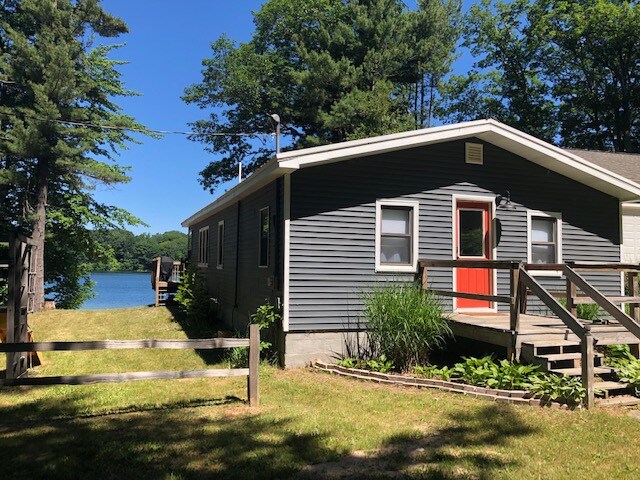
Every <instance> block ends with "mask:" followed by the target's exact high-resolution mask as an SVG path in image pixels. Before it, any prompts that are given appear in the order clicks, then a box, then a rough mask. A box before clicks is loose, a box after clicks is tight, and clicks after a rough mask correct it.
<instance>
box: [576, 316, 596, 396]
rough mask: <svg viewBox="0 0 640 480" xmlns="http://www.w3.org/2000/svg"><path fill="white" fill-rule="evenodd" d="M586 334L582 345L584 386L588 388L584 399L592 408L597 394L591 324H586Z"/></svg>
mask: <svg viewBox="0 0 640 480" xmlns="http://www.w3.org/2000/svg"><path fill="white" fill-rule="evenodd" d="M584 331H585V333H584V336H583V337H582V339H581V342H580V345H581V348H582V362H581V363H582V386H583V387H584V388H585V389H586V390H587V396H586V397H585V399H584V406H585V407H586V408H592V407H593V406H594V405H595V394H594V387H593V383H594V381H595V379H594V359H593V356H594V353H595V352H594V350H595V345H594V342H593V335H592V334H591V325H585V326H584Z"/></svg>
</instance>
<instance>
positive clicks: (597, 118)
mask: <svg viewBox="0 0 640 480" xmlns="http://www.w3.org/2000/svg"><path fill="white" fill-rule="evenodd" d="M639 32H640V7H639V6H638V4H637V2H622V1H607V0H580V1H575V0H558V1H552V2H551V1H548V0H513V1H509V2H507V1H494V0H482V1H481V2H478V3H476V4H475V5H473V6H472V7H471V8H470V9H469V12H468V14H467V15H466V16H465V18H464V33H463V38H464V39H465V40H464V42H463V46H465V47H466V48H468V49H469V51H470V53H471V54H472V55H473V56H474V58H475V59H476V62H475V64H474V66H473V68H471V69H470V71H469V72H468V74H466V75H461V76H454V77H452V78H451V80H450V82H448V85H447V87H446V89H445V98H446V101H445V104H444V107H443V109H442V110H441V111H440V112H439V114H441V115H442V116H444V117H445V118H447V119H448V120H453V121H460V120H469V119H478V118H487V117H493V118H496V119H498V120H501V121H503V122H505V123H508V124H509V125H512V126H514V127H516V128H519V129H521V130H524V131H525V132H528V133H531V134H533V135H535V136H538V137H540V138H543V139H545V140H548V141H558V140H559V141H560V142H561V143H562V145H563V146H566V147H574V148H585V149H593V150H610V149H613V150H615V151H623V152H637V151H638V150H639V148H640V140H639V139H640V135H639V134H640V124H639V123H638V122H637V120H636V119H637V118H638V115H639V114H640V101H639V99H640V83H638V82H637V81H635V79H636V78H637V71H636V70H637V63H638V59H639V58H640V33H639Z"/></svg>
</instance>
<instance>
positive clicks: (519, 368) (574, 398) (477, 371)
mask: <svg viewBox="0 0 640 480" xmlns="http://www.w3.org/2000/svg"><path fill="white" fill-rule="evenodd" d="M463 360H464V361H463V362H459V363H456V364H455V365H453V366H452V367H446V366H445V367H442V368H438V367H436V366H432V365H427V366H417V367H414V368H413V371H414V373H415V374H416V375H419V376H422V377H426V378H440V379H442V380H447V381H448V380H451V379H459V380H462V381H464V382H465V383H468V384H470V385H477V386H481V387H489V388H498V389H507V390H526V391H528V392H532V393H536V394H539V395H545V396H548V397H549V398H550V399H552V400H565V401H567V402H568V403H570V404H578V403H580V401H581V400H582V399H583V398H584V396H585V395H586V390H585V389H584V388H583V387H582V382H581V380H580V378H578V377H568V376H566V375H556V374H553V373H544V372H541V371H540V370H539V367H538V366H536V365H523V364H521V363H519V362H514V363H511V362H509V361H507V360H500V361H499V362H496V361H495V360H494V359H493V357H491V356H486V357H482V358H475V357H464V358H463Z"/></svg>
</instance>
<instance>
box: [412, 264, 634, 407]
mask: <svg viewBox="0 0 640 480" xmlns="http://www.w3.org/2000/svg"><path fill="white" fill-rule="evenodd" d="M419 265H420V281H421V285H422V289H423V290H428V291H430V292H432V293H433V294H435V295H439V296H445V297H455V298H465V299H472V300H486V301H489V302H495V303H504V304H508V305H509V329H510V331H511V335H512V342H511V346H510V348H509V349H508V354H507V355H508V357H509V358H510V360H513V359H515V357H516V350H517V339H518V334H519V330H520V315H521V314H524V313H526V308H527V296H528V295H529V294H531V295H534V296H536V297H538V298H539V299H540V300H541V301H542V303H544V304H545V305H546V306H547V308H549V310H551V312H553V313H554V314H555V315H556V316H557V317H558V318H559V319H560V320H561V321H562V322H563V323H564V324H565V325H566V326H567V327H568V329H569V330H571V332H573V333H574V334H575V335H576V336H577V337H578V338H579V339H580V345H581V365H582V366H581V369H582V375H581V377H582V384H583V386H584V388H585V389H586V391H587V395H586V398H585V401H584V404H585V406H586V407H587V408H591V407H593V405H594V404H595V389H594V383H595V364H594V356H595V344H596V340H595V339H594V336H593V334H592V332H591V325H590V324H588V323H585V322H581V321H579V320H578V316H577V305H579V304H596V305H598V306H600V307H601V308H602V309H603V310H604V311H605V312H607V313H608V314H609V315H611V317H613V318H614V319H615V320H616V321H618V322H619V323H620V325H621V326H623V327H624V328H625V329H626V330H627V331H629V332H630V333H631V334H633V335H634V336H635V337H637V338H638V339H639V340H640V321H639V320H640V308H639V305H640V295H639V293H638V275H639V273H640V265H637V264H625V263H580V262H567V263H560V264H529V263H524V262H521V261H515V260H514V261H509V260H506V261H505V260H428V259H422V260H420V261H419ZM429 268H478V269H490V270H508V271H509V276H510V282H509V283H510V291H509V295H485V294H477V293H472V292H457V291H449V290H439V289H432V288H430V287H429V276H428V275H429V273H428V272H429ZM535 270H547V271H557V272H562V274H563V275H564V277H565V279H566V292H553V293H552V292H549V291H547V290H546V289H545V288H544V287H543V286H542V285H541V284H540V283H539V282H538V281H537V280H536V279H535V278H534V277H533V276H532V275H531V274H530V273H529V272H530V271H535ZM580 271H597V272H619V273H623V274H624V275H625V284H626V289H627V292H628V293H629V295H628V296H620V297H607V296H605V295H603V294H602V293H601V292H600V291H598V290H597V289H596V288H595V287H593V286H592V285H591V284H590V283H589V282H587V281H586V280H585V279H584V277H583V276H582V275H580V273H578V272H580ZM578 290H580V291H581V292H582V295H578V294H577V292H578ZM557 298H566V302H567V305H566V307H565V306H563V305H562V304H561V303H560V302H558V300H557ZM616 303H618V304H627V305H629V314H627V313H625V312H624V311H623V310H622V309H620V308H618V307H617V306H616Z"/></svg>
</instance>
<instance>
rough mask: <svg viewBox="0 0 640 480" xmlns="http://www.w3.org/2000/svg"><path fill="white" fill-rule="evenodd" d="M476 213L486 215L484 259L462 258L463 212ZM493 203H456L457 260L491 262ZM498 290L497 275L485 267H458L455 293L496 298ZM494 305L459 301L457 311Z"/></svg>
mask: <svg viewBox="0 0 640 480" xmlns="http://www.w3.org/2000/svg"><path fill="white" fill-rule="evenodd" d="M461 210H462V211H464V210H474V211H478V210H480V211H482V212H483V216H482V219H483V242H484V255H483V256H482V257H460V255H459V253H460V245H459V244H460V211H461ZM492 240H493V202H492V201H482V200H463V199H460V200H456V202H455V231H454V239H453V241H454V258H455V259H466V260H472V259H473V260H484V259H486V260H491V259H492V253H493V248H492V244H493V241H492ZM494 289H495V285H494V278H493V272H492V270H490V269H488V268H487V269H482V268H456V269H455V280H454V290H455V291H458V292H464V293H480V294H483V295H492V294H493V292H494ZM494 307H495V306H494V304H493V302H489V301H486V300H470V299H465V298H456V299H455V305H454V309H455V310H467V309H468V310H475V309H482V310H493V309H494Z"/></svg>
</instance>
